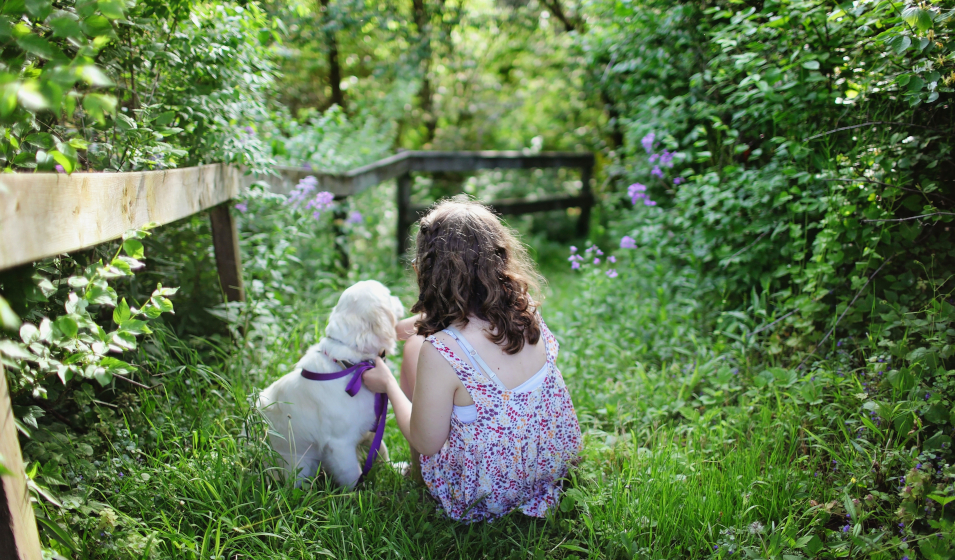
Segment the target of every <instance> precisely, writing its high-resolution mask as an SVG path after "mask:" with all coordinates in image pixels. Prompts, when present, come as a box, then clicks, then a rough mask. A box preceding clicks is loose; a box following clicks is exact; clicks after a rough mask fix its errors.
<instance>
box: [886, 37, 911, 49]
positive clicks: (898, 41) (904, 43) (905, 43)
mask: <svg viewBox="0 0 955 560" xmlns="http://www.w3.org/2000/svg"><path fill="white" fill-rule="evenodd" d="M889 44H890V45H891V46H892V50H894V51H895V54H902V53H904V52H905V49H907V48H909V47H910V46H911V45H912V38H911V37H909V36H908V35H899V36H898V37H896V38H894V39H892V41H890V42H889Z"/></svg>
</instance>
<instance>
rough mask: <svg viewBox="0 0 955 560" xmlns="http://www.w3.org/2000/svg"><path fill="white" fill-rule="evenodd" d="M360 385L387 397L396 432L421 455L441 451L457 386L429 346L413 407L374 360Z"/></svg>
mask: <svg viewBox="0 0 955 560" xmlns="http://www.w3.org/2000/svg"><path fill="white" fill-rule="evenodd" d="M362 381H363V382H364V383H365V386H366V387H368V389H370V390H372V391H374V392H376V393H387V394H388V399H389V400H390V401H391V405H392V407H393V409H394V411H395V421H396V422H397V423H398V429H400V430H401V433H402V434H403V435H404V436H405V439H407V440H408V443H409V444H411V447H413V448H415V449H416V450H418V451H419V452H420V453H421V454H422V455H434V454H435V453H437V452H438V451H441V447H442V446H444V442H445V441H447V440H448V432H450V431H451V410H452V406H453V404H454V391H455V386H456V384H457V383H459V382H458V380H457V376H455V375H454V371H453V370H452V369H451V365H450V364H448V362H447V361H446V360H445V359H444V358H442V357H441V355H440V354H439V353H438V351H437V350H435V349H434V347H433V346H431V345H430V344H425V345H424V346H422V348H421V354H420V357H419V358H418V376H417V380H416V383H415V390H414V403H413V406H412V401H409V400H408V397H406V396H405V394H404V392H403V391H402V390H401V387H400V386H399V385H398V381H397V380H396V379H395V376H394V375H392V373H391V370H390V369H389V368H388V365H387V364H385V363H384V361H382V360H381V358H376V359H375V367H374V368H373V369H370V370H368V371H366V372H365V374H364V375H363V376H362Z"/></svg>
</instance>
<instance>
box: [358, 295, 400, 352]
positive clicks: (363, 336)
mask: <svg viewBox="0 0 955 560" xmlns="http://www.w3.org/2000/svg"><path fill="white" fill-rule="evenodd" d="M381 303H384V302H381ZM362 319H363V322H364V323H365V324H364V328H362V329H360V330H359V332H358V336H357V337H356V340H355V342H356V343H357V345H358V347H359V348H361V349H362V352H363V353H368V354H377V353H378V352H379V351H380V350H382V349H384V350H387V351H388V353H389V354H393V353H394V352H395V350H396V348H395V340H396V338H397V335H396V334H395V323H397V322H398V319H397V317H396V316H395V312H394V309H391V308H390V307H389V306H388V305H375V306H373V307H371V308H370V309H368V310H367V314H366V315H365V316H364V317H363V318H362Z"/></svg>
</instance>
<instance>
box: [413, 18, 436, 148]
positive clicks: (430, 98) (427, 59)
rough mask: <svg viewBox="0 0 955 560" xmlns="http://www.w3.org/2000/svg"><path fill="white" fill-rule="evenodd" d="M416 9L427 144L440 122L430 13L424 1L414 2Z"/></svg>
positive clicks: (421, 96)
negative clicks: (433, 78) (432, 73)
mask: <svg viewBox="0 0 955 560" xmlns="http://www.w3.org/2000/svg"><path fill="white" fill-rule="evenodd" d="M412 7H413V8H414V22H415V27H417V28H418V41H419V44H420V45H421V46H420V48H421V76H422V78H421V89H420V90H419V91H418V100H419V102H420V104H421V112H422V113H423V116H422V120H423V121H424V127H425V130H426V131H427V132H426V134H425V143H426V144H427V143H430V142H431V141H432V140H434V134H435V131H436V130H437V128H438V120H437V118H436V117H435V114H434V92H433V91H432V89H431V79H430V78H429V77H428V74H429V73H430V71H431V26H430V25H429V24H428V23H429V21H428V20H429V17H428V11H427V10H426V9H425V5H424V0H412Z"/></svg>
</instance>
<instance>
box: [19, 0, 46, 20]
mask: <svg viewBox="0 0 955 560" xmlns="http://www.w3.org/2000/svg"><path fill="white" fill-rule="evenodd" d="M25 4H26V8H27V11H28V12H30V15H32V16H33V17H35V18H36V19H38V20H40V21H42V20H45V19H46V17H47V16H48V15H50V12H52V11H53V2H52V0H26V2H25Z"/></svg>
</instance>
